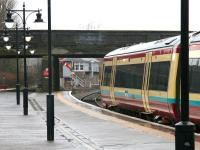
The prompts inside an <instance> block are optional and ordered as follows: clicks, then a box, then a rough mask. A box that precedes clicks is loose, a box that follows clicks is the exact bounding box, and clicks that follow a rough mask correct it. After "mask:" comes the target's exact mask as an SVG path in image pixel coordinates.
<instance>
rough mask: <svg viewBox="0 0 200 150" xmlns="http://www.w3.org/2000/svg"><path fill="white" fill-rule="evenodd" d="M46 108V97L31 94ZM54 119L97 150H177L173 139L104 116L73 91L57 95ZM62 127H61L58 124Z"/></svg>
mask: <svg viewBox="0 0 200 150" xmlns="http://www.w3.org/2000/svg"><path fill="white" fill-rule="evenodd" d="M30 97H32V98H33V99H35V100H37V103H38V105H40V106H41V107H42V108H46V101H44V95H43V94H39V93H34V94H32V95H30ZM55 116H56V118H55V120H56V124H57V126H61V127H62V126H63V129H64V130H63V133H66V135H65V136H70V137H71V138H72V139H73V140H77V141H79V142H80V143H81V144H82V145H84V146H86V148H89V149H97V150H104V149H105V150H114V149H116V150H129V149H130V150H133V149H134V150H174V149H175V144H174V138H173V136H171V135H168V134H167V135H165V134H164V133H162V132H159V131H153V129H149V128H148V127H144V126H140V125H138V124H135V123H130V122H128V121H123V120H121V119H118V118H115V117H113V116H109V115H106V114H103V113H102V112H101V110H100V109H99V108H98V107H95V106H92V105H90V104H85V103H83V102H81V101H79V100H78V99H76V98H75V97H73V96H71V95H70V92H60V93H57V94H55ZM59 124H60V125H59Z"/></svg>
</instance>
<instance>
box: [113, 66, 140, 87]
mask: <svg viewBox="0 0 200 150" xmlns="http://www.w3.org/2000/svg"><path fill="white" fill-rule="evenodd" d="M143 72H144V64H134V65H119V66H116V77H115V87H124V88H134V89H141V88H142V80H143Z"/></svg>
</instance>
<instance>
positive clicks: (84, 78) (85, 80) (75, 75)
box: [60, 58, 101, 88]
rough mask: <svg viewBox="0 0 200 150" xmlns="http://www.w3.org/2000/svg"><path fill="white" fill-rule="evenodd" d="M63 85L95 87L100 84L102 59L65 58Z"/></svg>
mask: <svg viewBox="0 0 200 150" xmlns="http://www.w3.org/2000/svg"><path fill="white" fill-rule="evenodd" d="M60 63H61V64H62V78H61V84H60V85H61V86H63V87H64V88H65V87H67V86H69V83H70V85H71V86H73V87H77V88H78V87H93V86H98V85H99V71H100V64H101V59H96V58H63V59H60Z"/></svg>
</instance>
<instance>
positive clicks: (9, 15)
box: [5, 3, 43, 115]
mask: <svg viewBox="0 0 200 150" xmlns="http://www.w3.org/2000/svg"><path fill="white" fill-rule="evenodd" d="M19 12H21V13H22V16H21V15H20V14H19ZM26 12H28V13H29V14H28V15H27V16H26ZM13 13H15V14H17V16H19V17H20V18H21V21H22V22H23V55H24V90H23V108H24V115H28V82H27V66H26V42H28V40H29V39H30V38H26V21H27V19H28V17H29V16H30V15H31V14H33V13H36V16H37V18H36V20H35V22H43V20H42V18H41V16H42V14H41V13H40V10H39V9H38V10H26V9H25V3H23V9H22V10H11V9H7V18H6V20H5V24H6V27H7V28H12V27H13V24H14V21H13V19H12V14H13Z"/></svg>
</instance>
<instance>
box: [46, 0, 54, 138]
mask: <svg viewBox="0 0 200 150" xmlns="http://www.w3.org/2000/svg"><path fill="white" fill-rule="evenodd" d="M47 4H48V71H49V80H48V85H49V89H48V93H49V94H48V95H47V140H48V141H53V140H54V95H52V61H51V57H52V52H51V0H48V1H47Z"/></svg>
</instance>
